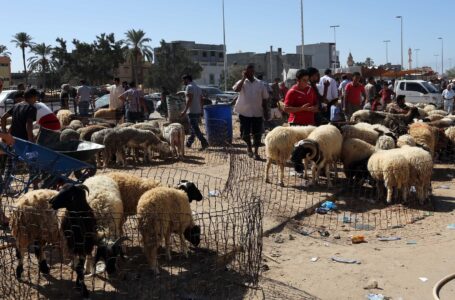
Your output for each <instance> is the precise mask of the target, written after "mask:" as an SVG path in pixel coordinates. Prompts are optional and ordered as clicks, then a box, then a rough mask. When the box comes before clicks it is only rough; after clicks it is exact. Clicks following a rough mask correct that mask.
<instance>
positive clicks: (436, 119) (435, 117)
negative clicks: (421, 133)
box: [425, 114, 444, 122]
mask: <svg viewBox="0 0 455 300" xmlns="http://www.w3.org/2000/svg"><path fill="white" fill-rule="evenodd" d="M443 118H444V116H443V115H438V114H434V115H429V116H427V117H425V120H428V121H430V122H433V121H438V120H441V119H443Z"/></svg>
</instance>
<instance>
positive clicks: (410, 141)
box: [397, 134, 416, 148]
mask: <svg viewBox="0 0 455 300" xmlns="http://www.w3.org/2000/svg"><path fill="white" fill-rule="evenodd" d="M404 145H408V146H412V147H414V146H415V145H416V141H415V139H414V138H413V137H412V136H411V135H409V134H404V135H402V136H400V137H399V138H398V141H397V147H398V148H401V147H403V146H404Z"/></svg>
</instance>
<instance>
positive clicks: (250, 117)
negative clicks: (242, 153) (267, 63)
mask: <svg viewBox="0 0 455 300" xmlns="http://www.w3.org/2000/svg"><path fill="white" fill-rule="evenodd" d="M232 89H233V90H234V91H235V92H237V93H239V96H238V98H237V103H236V104H235V107H234V112H236V113H238V114H239V119H240V133H241V135H242V139H243V140H244V141H245V143H246V145H247V151H248V156H249V157H253V156H254V159H256V160H260V159H261V157H260V156H259V153H258V150H259V146H260V145H261V137H262V125H263V124H262V122H263V117H264V106H265V105H264V101H267V99H268V98H269V92H268V91H267V88H266V87H265V86H264V84H263V83H262V82H261V81H259V80H258V79H257V78H256V77H254V66H253V65H252V64H249V65H248V66H247V67H246V68H245V70H244V71H243V78H242V79H241V80H239V81H237V83H236V84H235V85H234V86H233V87H232ZM251 135H253V145H252V144H251ZM252 147H254V153H253V149H252Z"/></svg>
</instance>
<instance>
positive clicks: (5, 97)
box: [0, 90, 17, 116]
mask: <svg viewBox="0 0 455 300" xmlns="http://www.w3.org/2000/svg"><path fill="white" fill-rule="evenodd" d="M16 93H17V90H4V91H2V92H1V93H0V116H2V115H3V114H4V113H5V112H7V111H8V110H9V109H10V108H11V107H13V105H14V96H15V95H16Z"/></svg>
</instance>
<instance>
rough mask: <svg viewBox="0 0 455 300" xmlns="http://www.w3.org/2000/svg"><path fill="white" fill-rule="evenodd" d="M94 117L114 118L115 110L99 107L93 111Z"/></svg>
mask: <svg viewBox="0 0 455 300" xmlns="http://www.w3.org/2000/svg"><path fill="white" fill-rule="evenodd" d="M93 117H94V118H100V119H107V120H115V119H116V110H115V109H109V108H101V109H99V110H97V111H96V112H95V114H94V115H93Z"/></svg>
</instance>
